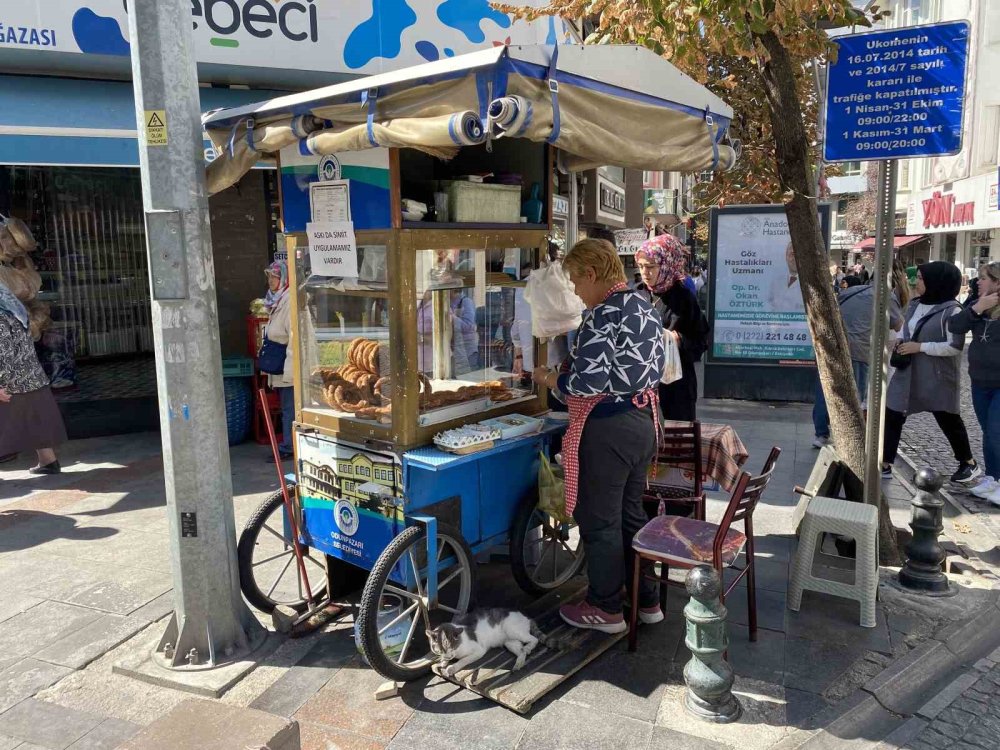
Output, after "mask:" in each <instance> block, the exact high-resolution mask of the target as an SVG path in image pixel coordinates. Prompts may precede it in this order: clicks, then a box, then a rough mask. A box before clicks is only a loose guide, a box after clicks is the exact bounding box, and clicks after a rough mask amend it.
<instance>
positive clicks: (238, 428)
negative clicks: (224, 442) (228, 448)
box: [222, 377, 253, 445]
mask: <svg viewBox="0 0 1000 750" xmlns="http://www.w3.org/2000/svg"><path fill="white" fill-rule="evenodd" d="M222 387H223V392H224V393H225V399H226V428H227V432H228V434H229V444H230V445H238V444H239V443H242V442H243V441H245V440H246V439H247V437H248V436H249V435H250V421H251V418H252V416H253V393H252V390H251V388H250V381H248V380H247V379H246V378H243V377H227V378H223V380H222Z"/></svg>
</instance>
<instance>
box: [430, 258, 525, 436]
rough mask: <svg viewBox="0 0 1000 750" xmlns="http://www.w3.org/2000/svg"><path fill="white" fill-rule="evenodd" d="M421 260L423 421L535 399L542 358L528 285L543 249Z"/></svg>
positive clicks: (445, 418) (440, 420)
mask: <svg viewBox="0 0 1000 750" xmlns="http://www.w3.org/2000/svg"><path fill="white" fill-rule="evenodd" d="M416 261H417V262H416V270H417V284H416V287H417V362H416V365H417V367H418V369H419V371H420V381H421V396H420V419H419V422H420V424H422V425H428V424H435V423H437V422H442V421H446V420H449V419H456V418H459V417H462V416H465V415H469V414H475V413H477V412H481V411H484V410H486V409H490V408H493V407H494V406H498V405H500V404H503V403H509V402H511V401H515V400H518V399H528V398H531V397H532V396H533V395H534V394H535V386H534V385H533V384H532V382H531V377H530V376H531V368H532V367H534V365H535V363H536V361H537V359H536V347H535V341H534V339H533V338H532V336H531V314H530V309H529V307H528V305H527V303H525V301H524V280H525V279H526V278H527V275H528V273H529V272H530V270H531V269H532V268H534V267H536V266H537V265H538V259H537V252H536V251H535V250H526V249H516V248H514V249H510V250H498V251H492V250H491V251H486V250H459V249H455V250H424V251H419V252H418V253H417V258H416Z"/></svg>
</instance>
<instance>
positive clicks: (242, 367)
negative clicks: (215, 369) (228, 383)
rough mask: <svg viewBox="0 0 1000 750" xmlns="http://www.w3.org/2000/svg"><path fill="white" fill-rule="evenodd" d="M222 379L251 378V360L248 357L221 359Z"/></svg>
mask: <svg viewBox="0 0 1000 750" xmlns="http://www.w3.org/2000/svg"><path fill="white" fill-rule="evenodd" d="M222 377H224V378H250V377H253V360H252V359H251V358H250V357H240V356H231V357H223V358H222Z"/></svg>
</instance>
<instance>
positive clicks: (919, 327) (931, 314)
mask: <svg viewBox="0 0 1000 750" xmlns="http://www.w3.org/2000/svg"><path fill="white" fill-rule="evenodd" d="M957 304H958V303H957V302H956V303H955V305H957ZM955 305H949V306H948V307H942V308H941V309H940V310H934V311H932V312H929V313H927V314H926V315H925V316H924V317H922V318H921V319H920V321H919V322H918V323H917V327H916V328H914V329H913V334H912V335H911V336H910V338H908V339H907V341H916V340H917V336H919V335H920V332H921V331H922V330H923V329H924V324H925V323H927V321H929V320H930V319H931V318H933V317H934V316H936V315H937V314H938V313H944V311H945V310H951V309H953V308H954V306H955ZM907 327H909V323H907Z"/></svg>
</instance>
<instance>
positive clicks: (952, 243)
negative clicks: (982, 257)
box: [941, 232, 958, 263]
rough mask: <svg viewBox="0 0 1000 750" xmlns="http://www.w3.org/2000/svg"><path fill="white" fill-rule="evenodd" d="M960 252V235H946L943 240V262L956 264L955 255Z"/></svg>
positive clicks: (952, 233)
mask: <svg viewBox="0 0 1000 750" xmlns="http://www.w3.org/2000/svg"><path fill="white" fill-rule="evenodd" d="M957 250H958V235H957V234H955V233H954V232H951V233H949V234H946V235H944V237H942V238H941V260H945V261H948V262H949V263H954V262H955V255H956V253H957Z"/></svg>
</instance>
